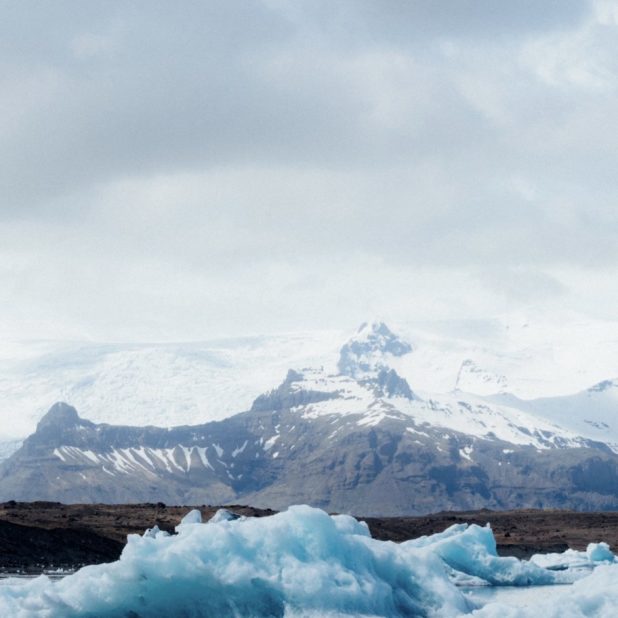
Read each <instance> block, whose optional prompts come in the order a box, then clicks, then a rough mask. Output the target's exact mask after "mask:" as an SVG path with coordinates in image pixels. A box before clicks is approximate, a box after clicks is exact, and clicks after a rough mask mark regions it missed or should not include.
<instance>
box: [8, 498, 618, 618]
mask: <svg viewBox="0 0 618 618" xmlns="http://www.w3.org/2000/svg"><path fill="white" fill-rule="evenodd" d="M200 522H201V515H200V513H199V511H192V512H191V513H189V515H188V516H187V517H185V518H184V519H183V521H182V523H181V524H180V525H179V526H178V527H177V532H178V534H177V535H169V534H167V533H164V532H161V531H159V530H158V529H156V528H153V529H150V530H147V531H146V532H145V534H144V535H143V536H138V535H131V536H129V539H128V541H129V542H128V544H127V546H126V547H125V549H124V551H123V553H122V555H121V557H120V560H118V561H117V562H114V563H110V564H101V565H96V566H89V567H85V568H82V569H80V570H79V571H77V572H76V573H75V574H73V575H69V576H67V577H65V578H64V579H62V580H60V581H58V582H53V581H52V580H50V579H49V578H47V577H46V576H41V577H39V578H37V579H34V580H30V581H25V582H24V581H23V580H21V581H20V580H17V579H16V580H9V581H7V582H6V583H5V584H4V585H3V586H0V615H3V616H12V617H15V618H30V617H34V616H37V617H42V618H56V617H58V618H60V617H63V618H64V617H67V618H82V617H83V618H85V617H86V616H110V617H120V616H152V617H162V616H166V617H168V616H192V617H194V618H200V617H206V616H243V617H247V618H250V617H256V618H257V617H266V616H269V617H272V616H280V617H284V616H289V617H296V616H305V617H316V618H317V617H318V616H320V617H323V618H336V617H339V618H342V617H351V616H365V617H369V616H372V617H379V616H380V617H381V616H383V617H393V618H397V617H400V616H401V617H403V616H427V617H434V618H440V617H442V618H455V617H457V616H466V615H472V616H482V617H484V618H493V617H500V618H503V617H505V616H506V617H509V616H511V617H522V618H523V617H527V618H531V617H533V616H539V615H542V616H550V617H552V616H555V617H558V616H570V617H577V618H579V617H583V616H586V617H587V618H590V617H597V618H609V617H610V616H612V617H613V616H615V609H616V607H617V606H618V605H617V603H618V565H612V566H598V567H596V568H593V570H592V574H591V575H589V574H588V573H582V572H581V571H573V572H572V571H570V570H569V569H567V570H566V571H561V572H556V571H552V570H548V569H545V568H543V567H541V566H539V565H537V564H534V563H533V562H528V561H520V560H517V559H516V558H501V557H499V556H497V554H496V551H495V539H494V537H493V535H492V533H491V530H490V529H489V528H488V527H485V528H481V527H479V526H476V525H470V526H468V525H465V524H464V525H456V526H453V527H451V528H449V529H448V530H446V531H445V532H443V533H440V534H437V535H433V536H430V537H423V538H421V539H417V540H413V541H408V542H405V543H401V544H397V543H392V542H384V541H378V540H376V539H372V538H371V537H370V535H369V532H368V528H367V526H366V525H365V524H364V523H363V522H359V521H357V520H355V519H354V518H352V517H350V516H347V515H336V516H329V515H328V514H326V513H325V512H323V511H321V510H319V509H314V508H310V507H307V506H296V507H291V508H290V509H288V510H287V511H286V512H284V513H279V514H277V515H274V516H271V517H265V518H239V519H236V520H230V519H228V518H226V517H219V518H217V519H216V520H214V521H213V520H211V522H209V523H206V524H202V523H200ZM466 578H467V579H468V581H472V580H474V581H475V582H477V583H479V584H484V585H485V586H492V587H503V586H506V587H512V586H519V587H520V589H521V590H522V591H526V590H528V589H530V586H539V585H541V586H544V587H545V588H544V590H545V591H546V594H545V596H544V599H545V600H544V601H541V602H538V601H537V602H536V603H535V605H534V606H533V607H530V606H523V607H522V606H513V605H510V606H509V605H505V604H504V603H494V602H489V603H487V604H485V605H484V606H483V603H482V602H480V601H479V600H478V599H475V598H474V596H473V595H468V594H464V592H463V591H462V590H461V589H460V588H459V587H458V586H457V583H458V582H462V581H465V579H466ZM573 582H575V583H573ZM559 584H562V585H567V584H572V585H571V586H570V588H569V589H568V590H567V591H566V592H565V588H563V587H561V589H560V590H561V594H560V595H559V596H558V597H557V598H556V599H552V595H551V592H549V591H550V590H551V587H555V586H557V585H559ZM548 586H550V587H548Z"/></svg>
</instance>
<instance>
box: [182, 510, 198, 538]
mask: <svg viewBox="0 0 618 618" xmlns="http://www.w3.org/2000/svg"><path fill="white" fill-rule="evenodd" d="M201 523H202V513H201V512H200V511H199V510H198V509H193V510H192V511H189V512H188V513H187V514H186V515H185V516H184V517H183V518H182V519H181V520H180V523H179V524H178V525H177V526H176V532H178V531H179V529H180V528H181V527H182V526H188V525H192V524H201Z"/></svg>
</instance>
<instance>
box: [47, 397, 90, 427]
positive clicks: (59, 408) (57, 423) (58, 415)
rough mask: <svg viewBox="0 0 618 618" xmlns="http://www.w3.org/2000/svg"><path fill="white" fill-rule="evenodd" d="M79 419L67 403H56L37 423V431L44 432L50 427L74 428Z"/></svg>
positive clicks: (74, 410)
mask: <svg viewBox="0 0 618 618" xmlns="http://www.w3.org/2000/svg"><path fill="white" fill-rule="evenodd" d="M80 421H81V419H80V417H79V414H77V410H76V409H75V408H74V407H73V406H70V405H69V404H68V403H64V402H63V401H58V402H57V403H55V404H54V405H53V406H52V407H51V408H50V409H49V410H48V412H47V413H46V414H45V416H44V417H43V418H42V419H41V420H40V421H39V424H38V426H37V431H40V430H45V429H48V428H50V427H74V426H75V425H78V424H79V423H80Z"/></svg>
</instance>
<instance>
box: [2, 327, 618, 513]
mask: <svg viewBox="0 0 618 618" xmlns="http://www.w3.org/2000/svg"><path fill="white" fill-rule="evenodd" d="M415 353H416V349H415V347H414V346H413V345H410V344H409V343H408V342H407V341H406V340H405V339H402V338H400V337H398V336H397V335H395V334H394V333H393V332H392V331H391V330H390V329H389V328H388V327H387V326H386V325H385V324H383V323H374V324H370V325H365V326H363V327H362V328H361V329H360V331H359V332H358V333H356V335H355V336H354V337H353V338H352V339H351V340H349V341H348V342H347V343H345V344H344V345H343V347H342V348H341V350H340V354H339V356H338V359H337V358H335V359H333V360H332V361H331V365H330V366H331V367H333V368H332V369H328V368H324V367H299V368H297V369H291V370H289V371H288V372H287V375H286V377H285V379H284V381H283V382H282V383H281V384H280V385H279V386H278V387H276V388H275V389H273V390H270V391H268V392H266V393H264V394H263V395H260V396H259V397H257V398H256V399H255V401H254V402H253V404H252V406H251V408H250V409H249V411H247V412H244V413H240V414H236V415H233V416H231V417H229V418H226V419H223V420H220V421H213V422H208V423H205V424H201V425H195V426H178V427H171V428H156V427H128V426H115V425H105V424H95V423H92V422H91V421H87V420H84V419H82V418H80V417H79V416H78V414H77V411H76V410H75V409H74V408H72V407H70V406H68V405H67V404H57V405H55V406H54V407H53V408H52V409H51V410H50V412H49V413H48V414H47V415H46V416H45V417H44V418H43V419H42V420H41V421H40V422H39V424H38V426H37V430H36V432H35V433H34V434H33V435H32V436H30V437H29V438H27V439H26V440H25V442H24V444H23V446H22V447H21V448H20V449H19V450H18V451H17V452H16V453H15V454H14V455H12V456H11V457H10V458H9V459H8V460H7V461H6V462H5V463H4V464H3V465H2V467H1V468H0V499H5V500H8V499H25V500H32V499H52V500H63V501H99V500H100V501H112V502H125V501H153V500H163V501H166V502H176V503H178V502H182V503H204V502H208V503H216V502H229V501H243V502H248V503H251V504H254V505H256V506H269V507H274V508H282V507H284V506H287V505H288V504H292V503H298V502H308V503H311V504H314V505H316V506H321V507H324V508H328V509H331V510H338V511H351V512H355V513H358V514H364V515H369V514H382V515H384V514H391V515H394V514H403V513H414V512H428V511H435V510H441V509H454V508H459V509H462V508H480V507H489V508H516V507H535V506H536V507H559V506H561V507H572V508H579V509H591V508H618V489H617V488H618V454H616V453H614V452H613V451H612V450H611V448H609V447H608V446H607V444H605V443H604V441H603V440H593V439H589V438H587V437H586V436H583V435H581V433H579V432H577V431H575V430H574V429H572V428H569V427H565V426H563V425H561V424H558V423H556V422H555V421H554V420H551V419H549V418H541V417H539V416H537V415H535V414H533V413H532V412H530V411H528V410H525V409H522V407H519V406H516V405H514V403H516V402H517V400H516V399H514V398H510V399H506V398H504V400H501V401H499V402H497V401H494V400H493V399H492V398H491V397H485V398H484V397H480V396H476V395H468V394H465V393H462V392H459V391H455V392H453V393H450V394H438V395H436V394H428V393H426V392H423V391H420V390H417V389H416V388H413V387H412V386H411V385H410V383H409V382H408V380H407V379H406V378H405V377H402V376H401V375H400V374H399V373H398V371H397V370H396V369H395V368H393V367H392V366H390V364H391V363H396V362H401V361H403V360H405V359H406V358H407V357H411V356H413V355H414V354H415ZM335 367H336V368H335ZM503 397H504V396H503Z"/></svg>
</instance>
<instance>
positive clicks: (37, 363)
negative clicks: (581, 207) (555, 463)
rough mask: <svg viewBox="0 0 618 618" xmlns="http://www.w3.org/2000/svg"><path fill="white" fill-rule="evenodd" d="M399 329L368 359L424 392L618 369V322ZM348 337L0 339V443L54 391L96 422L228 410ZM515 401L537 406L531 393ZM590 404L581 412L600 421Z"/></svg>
mask: <svg viewBox="0 0 618 618" xmlns="http://www.w3.org/2000/svg"><path fill="white" fill-rule="evenodd" d="M392 330H393V331H394V332H396V333H398V334H399V335H400V337H398V341H399V342H400V343H401V342H403V345H405V346H411V347H412V348H413V350H412V352H411V353H403V354H401V353H400V352H402V350H396V349H395V350H386V349H385V350H386V351H383V352H381V354H382V355H383V356H384V357H385V358H381V357H380V354H378V355H377V356H375V358H374V352H372V351H371V345H372V344H371V343H369V348H367V349H365V351H364V354H365V357H366V358H365V360H366V362H368V363H370V364H372V363H373V364H375V363H378V364H379V363H382V364H385V365H387V366H388V367H390V368H392V369H395V370H396V372H397V373H398V374H399V375H400V376H402V377H403V378H405V379H406V380H407V381H408V383H409V384H410V385H411V387H412V389H413V390H414V392H417V393H425V396H424V397H423V398H424V399H429V398H432V399H435V398H436V394H438V395H440V396H443V395H444V394H446V395H444V396H446V397H447V398H448V397H450V395H449V393H452V392H453V391H454V390H459V391H462V392H463V393H472V394H474V395H480V396H491V395H495V394H499V393H510V394H512V395H515V396H516V397H517V398H518V399H520V400H526V401H527V400H533V399H538V398H548V397H551V398H553V397H564V396H570V395H573V394H576V393H578V392H580V391H585V390H586V389H587V388H588V387H590V385H592V384H596V383H598V382H601V381H602V380H606V379H607V378H612V377H614V376H616V375H618V367H617V366H616V359H617V358H618V323H614V322H606V321H597V322H594V321H590V320H586V321H583V320H578V319H575V318H572V319H566V318H561V319H548V318H546V317H545V316H504V317H502V318H499V319H491V320H485V321H473V322H466V321H459V322H433V323H423V324H419V323H415V324H405V323H403V324H398V325H397V328H393V329H392ZM363 333H364V334H363ZM371 333H372V328H371V325H370V324H368V325H366V326H365V327H364V329H361V332H359V333H356V334H355V335H353V337H352V340H351V341H350V346H349V348H348V354H349V355H351V357H352V358H354V356H355V355H356V352H355V349H356V346H358V345H361V347H362V345H364V344H363V339H364V338H367V337H369V336H370V335H371ZM380 336H381V335H380V334H379V333H374V334H373V335H371V337H372V338H373V339H374V340H375V341H377V340H378V339H379V338H380ZM348 337H349V335H348V334H346V333H345V332H341V331H320V332H305V333H290V334H279V335H270V336H255V337H244V338H235V339H222V340H218V341H206V342H194V343H163V344H94V343H84V342H81V343H57V342H56V343H51V342H26V343H24V342H22V343H8V342H0V410H2V418H3V421H4V422H3V423H2V426H1V427H0V442H2V443H4V442H7V441H8V444H6V445H4V444H3V445H2V447H1V449H0V450H2V451H4V450H6V451H7V452H9V451H10V449H11V448H13V447H14V444H15V443H19V441H20V440H22V439H23V438H25V437H26V436H27V435H28V434H30V433H32V432H33V431H34V430H35V428H36V425H37V422H38V421H39V420H40V419H41V418H42V416H43V415H44V414H45V412H46V411H47V410H48V409H49V407H50V405H51V404H52V403H53V402H54V401H69V402H71V403H72V404H73V405H75V406H76V408H77V409H78V410H79V411H80V414H82V415H83V416H84V417H85V418H87V419H89V420H91V421H93V422H97V423H123V424H127V425H135V426H141V425H158V426H162V427H169V426H174V425H182V424H199V423H205V422H207V421H211V420H221V419H223V418H227V417H229V416H231V415H233V414H235V413H237V412H238V411H239V410H243V409H244V410H246V409H248V408H249V407H250V406H251V403H252V401H253V400H254V399H255V397H256V396H257V395H258V394H259V393H260V392H264V391H266V390H268V389H269V388H272V386H273V384H277V383H278V382H279V381H280V380H281V376H284V375H285V374H286V371H287V369H288V368H290V367H296V368H302V367H320V366H323V367H324V368H325V371H326V372H330V373H338V372H339V371H340V370H339V369H338V368H337V362H338V361H339V360H341V359H340V358H339V355H338V352H339V349H340V347H341V344H342V342H343V341H345V340H346V339H348ZM366 343H367V342H365V344H366ZM344 360H345V359H344ZM361 365H362V363H357V366H358V367H360V366H361ZM361 370H362V369H361ZM343 373H345V368H344V370H343ZM466 398H467V395H463V394H461V393H460V394H459V395H458V399H466ZM515 407H518V408H519V409H522V410H523V411H529V410H528V408H527V407H526V405H525V404H522V405H521V406H520V405H519V404H517V405H516V406H515ZM587 412H588V410H587V408H586V409H584V410H582V411H581V417H582V419H586V420H591V421H592V422H596V419H594V418H592V419H590V418H588V413H587ZM579 414H580V412H579V411H578V412H577V413H576V416H577V415H579ZM553 420H554V421H556V420H558V422H559V419H553ZM577 431H579V430H577ZM594 437H595V438H596V437H597V436H594Z"/></svg>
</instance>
